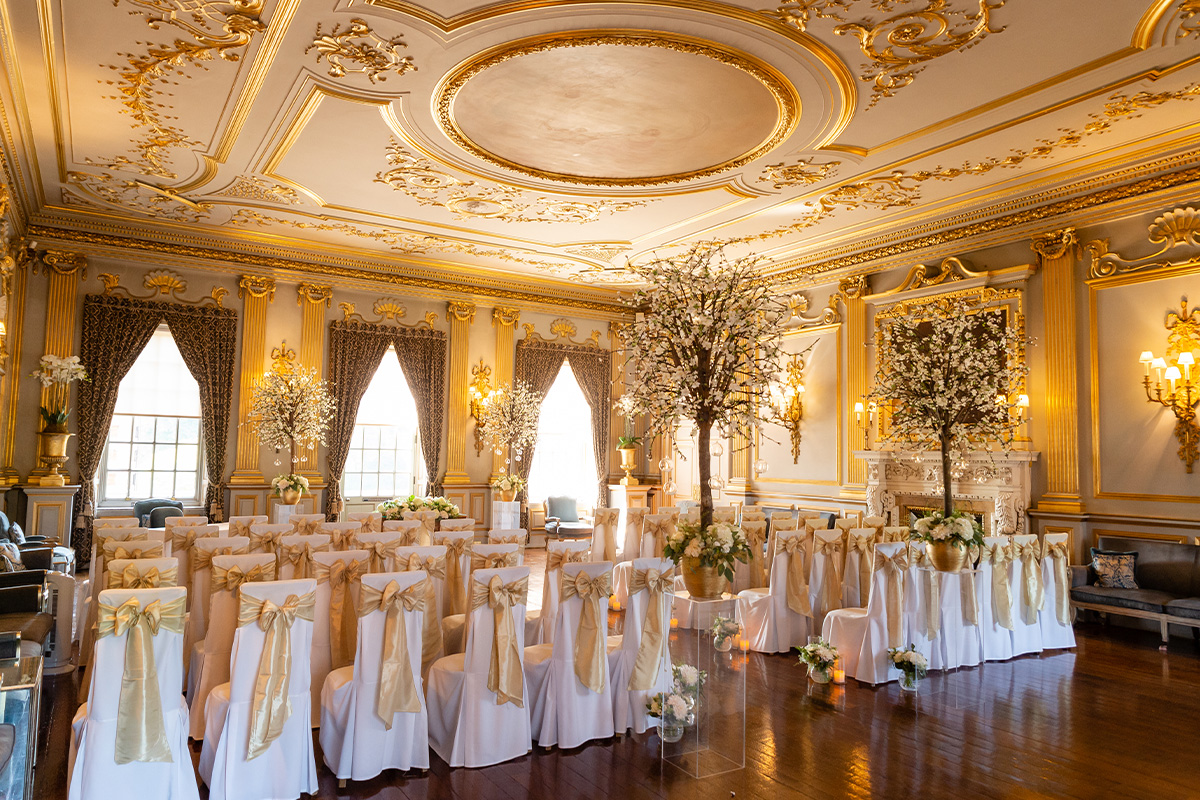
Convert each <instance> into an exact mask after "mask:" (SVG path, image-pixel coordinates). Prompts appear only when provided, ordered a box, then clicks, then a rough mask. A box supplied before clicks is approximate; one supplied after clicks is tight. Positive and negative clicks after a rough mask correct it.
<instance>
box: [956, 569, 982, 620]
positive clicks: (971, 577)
mask: <svg viewBox="0 0 1200 800" xmlns="http://www.w3.org/2000/svg"><path fill="white" fill-rule="evenodd" d="M958 579H959V584H958V599H959V603H960V604H961V605H962V619H963V624H964V625H978V624H979V596H978V595H977V594H976V593H975V573H974V572H972V571H971V570H970V569H964V570H963V571H962V572H960V573H958Z"/></svg>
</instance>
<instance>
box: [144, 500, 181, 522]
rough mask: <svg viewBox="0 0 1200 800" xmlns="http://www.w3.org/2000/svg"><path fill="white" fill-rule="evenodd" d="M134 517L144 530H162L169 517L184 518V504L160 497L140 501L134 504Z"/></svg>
mask: <svg viewBox="0 0 1200 800" xmlns="http://www.w3.org/2000/svg"><path fill="white" fill-rule="evenodd" d="M133 516H135V517H137V518H138V523H139V524H140V525H141V526H142V527H143V528H162V527H164V526H165V525H166V524H167V523H166V519H167V517H182V516H183V503H181V502H179V501H178V500H165V499H163V498H160V497H151V498H150V499H149V500H138V501H137V502H136V503H134V504H133Z"/></svg>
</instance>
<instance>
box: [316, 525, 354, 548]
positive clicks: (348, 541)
mask: <svg viewBox="0 0 1200 800" xmlns="http://www.w3.org/2000/svg"><path fill="white" fill-rule="evenodd" d="M361 532H362V523H361V522H322V523H321V524H320V525H319V526H317V529H316V531H314V533H319V534H323V535H325V536H328V537H329V544H330V547H332V548H333V549H334V550H353V549H354V539H355V537H356V536H358V534H359V533H361Z"/></svg>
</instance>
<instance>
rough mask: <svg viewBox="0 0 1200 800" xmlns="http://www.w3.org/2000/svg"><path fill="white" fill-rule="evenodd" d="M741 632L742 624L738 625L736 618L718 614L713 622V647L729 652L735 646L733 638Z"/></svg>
mask: <svg viewBox="0 0 1200 800" xmlns="http://www.w3.org/2000/svg"><path fill="white" fill-rule="evenodd" d="M741 632H742V626H741V625H738V624H737V621H736V620H732V619H730V618H729V617H722V616H720V615H719V614H718V615H717V618H716V619H714V620H713V624H712V635H713V647H715V648H716V649H717V650H719V651H720V652H722V653H728V652H729V651H730V649H732V648H733V640H734V639H736V638H737V637H738V636H739V635H740V634H741Z"/></svg>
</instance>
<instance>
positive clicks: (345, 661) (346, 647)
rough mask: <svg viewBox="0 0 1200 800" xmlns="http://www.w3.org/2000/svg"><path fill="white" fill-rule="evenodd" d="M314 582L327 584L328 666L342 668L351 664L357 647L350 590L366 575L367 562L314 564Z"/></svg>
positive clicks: (340, 561) (352, 598)
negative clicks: (315, 580)
mask: <svg viewBox="0 0 1200 800" xmlns="http://www.w3.org/2000/svg"><path fill="white" fill-rule="evenodd" d="M313 567H314V570H315V572H316V574H315V575H314V576H313V577H315V578H316V579H317V583H328V584H329V663H330V665H331V668H332V669H341V668H342V667H346V666H349V665H350V664H353V663H354V650H355V648H356V647H357V646H358V626H357V625H355V623H354V614H355V611H354V595H353V594H351V589H352V587H353V586H354V584H355V583H356V582H358V581H361V580H362V576H363V575H365V574H366V572H367V562H366V560H354V561H342V560H338V561H334V562H333V563H332V564H322V563H321V562H320V561H317V562H315V563H314V564H313Z"/></svg>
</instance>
